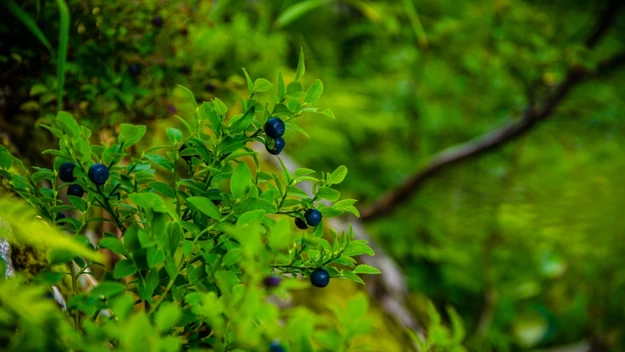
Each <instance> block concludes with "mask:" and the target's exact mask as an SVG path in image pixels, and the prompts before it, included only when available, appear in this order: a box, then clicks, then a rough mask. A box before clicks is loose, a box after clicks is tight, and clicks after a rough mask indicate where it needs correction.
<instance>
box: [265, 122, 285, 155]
mask: <svg viewBox="0 0 625 352" xmlns="http://www.w3.org/2000/svg"><path fill="white" fill-rule="evenodd" d="M285 130H286V126H285V125H284V121H282V120H281V119H280V118H279V117H272V118H270V119H269V120H267V122H266V123H265V134H266V135H267V137H269V138H268V139H267V140H266V141H265V148H266V149H267V151H268V152H269V154H273V155H278V154H280V152H282V149H284V146H285V145H286V142H285V141H284V138H282V135H284V132H285Z"/></svg>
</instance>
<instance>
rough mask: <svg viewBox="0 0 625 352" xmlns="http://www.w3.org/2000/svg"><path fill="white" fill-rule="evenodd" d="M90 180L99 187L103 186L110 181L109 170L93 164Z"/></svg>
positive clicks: (90, 169)
mask: <svg viewBox="0 0 625 352" xmlns="http://www.w3.org/2000/svg"><path fill="white" fill-rule="evenodd" d="M89 179H90V180H91V181H92V182H93V183H95V184H96V185H98V186H102V185H103V184H105V183H106V180H108V179H109V169H108V168H107V167H106V166H104V165H102V164H93V165H91V167H90V168H89Z"/></svg>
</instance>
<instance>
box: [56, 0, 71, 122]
mask: <svg viewBox="0 0 625 352" xmlns="http://www.w3.org/2000/svg"><path fill="white" fill-rule="evenodd" d="M56 4H57V6H58V8H59V18H60V20H59V51H58V53H57V59H56V99H57V110H59V111H61V109H62V108H63V87H64V86H65V61H66V60H67V48H68V43H69V22H70V21H69V9H68V8H67V4H66V3H65V1H64V0H56Z"/></svg>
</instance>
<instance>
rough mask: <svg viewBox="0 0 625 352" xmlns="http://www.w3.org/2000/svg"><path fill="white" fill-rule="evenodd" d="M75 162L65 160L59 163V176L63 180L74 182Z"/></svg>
mask: <svg viewBox="0 0 625 352" xmlns="http://www.w3.org/2000/svg"><path fill="white" fill-rule="evenodd" d="M75 167H76V164H74V163H72V162H69V161H66V162H64V163H63V164H61V167H60V168H59V178H60V179H61V181H63V182H74V181H76V177H74V168H75Z"/></svg>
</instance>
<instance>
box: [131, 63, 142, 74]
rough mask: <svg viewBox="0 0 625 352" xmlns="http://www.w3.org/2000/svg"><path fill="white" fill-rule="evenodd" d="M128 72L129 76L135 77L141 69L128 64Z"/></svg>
mask: <svg viewBox="0 0 625 352" xmlns="http://www.w3.org/2000/svg"><path fill="white" fill-rule="evenodd" d="M128 72H130V74H131V75H133V76H136V75H138V74H139V72H141V67H140V66H139V65H138V64H130V65H129V66H128Z"/></svg>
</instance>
